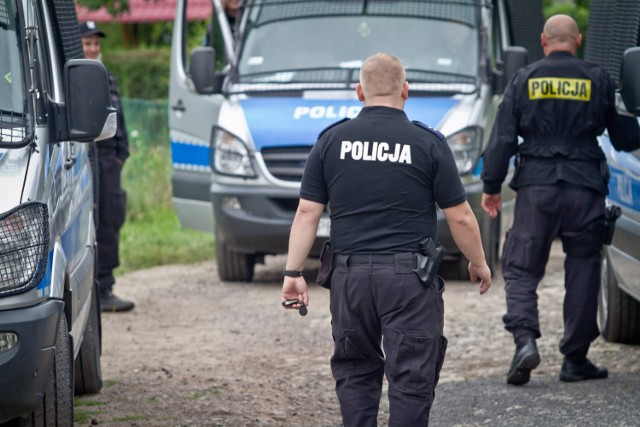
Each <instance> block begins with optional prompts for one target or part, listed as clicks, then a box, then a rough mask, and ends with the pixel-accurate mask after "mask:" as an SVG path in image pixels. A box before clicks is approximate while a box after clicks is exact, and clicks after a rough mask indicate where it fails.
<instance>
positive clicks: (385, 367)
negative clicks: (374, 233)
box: [330, 253, 447, 427]
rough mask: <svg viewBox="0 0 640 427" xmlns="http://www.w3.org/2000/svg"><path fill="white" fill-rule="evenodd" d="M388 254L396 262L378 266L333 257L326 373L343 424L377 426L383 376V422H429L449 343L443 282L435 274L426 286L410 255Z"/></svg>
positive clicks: (400, 425) (405, 426) (399, 424)
mask: <svg viewBox="0 0 640 427" xmlns="http://www.w3.org/2000/svg"><path fill="white" fill-rule="evenodd" d="M391 256H392V258H394V260H395V262H394V261H392V263H391V264H387V265H380V264H376V263H374V262H371V261H370V262H366V263H358V264H356V263H354V262H351V261H350V258H352V257H353V256H349V255H336V267H335V270H334V272H333V276H332V279H331V304H330V308H331V316H332V320H331V324H332V333H333V339H334V343H335V350H334V354H333V356H332V358H331V370H332V373H333V376H334V379H335V381H336V394H337V396H338V400H339V401H340V409H341V412H342V420H343V423H344V425H345V426H346V427H368V426H376V425H377V414H378V407H379V404H380V397H381V392H382V380H383V375H386V377H387V381H388V383H389V392H388V395H389V404H390V418H389V426H397V427H410V426H427V425H428V423H429V412H430V410H431V405H432V403H433V398H434V389H435V386H436V384H437V382H438V378H439V374H440V369H441V367H442V363H443V361H444V355H445V350H446V346H447V340H446V338H445V337H444V336H443V335H442V334H443V326H444V302H443V299H442V292H443V290H444V282H443V281H442V279H441V278H440V277H438V278H437V279H436V280H434V283H433V284H431V285H430V286H428V287H427V286H424V285H423V284H422V283H421V282H420V280H419V279H418V277H417V275H416V274H415V273H414V272H413V271H412V267H413V265H412V262H413V259H412V258H413V256H412V254H410V253H401V254H395V255H391ZM381 343H383V345H384V352H383V348H382V346H381ZM385 356H386V362H385Z"/></svg>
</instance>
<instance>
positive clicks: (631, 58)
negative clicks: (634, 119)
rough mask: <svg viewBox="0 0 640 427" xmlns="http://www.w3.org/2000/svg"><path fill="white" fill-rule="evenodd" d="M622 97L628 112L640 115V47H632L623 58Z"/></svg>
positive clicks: (625, 52)
mask: <svg viewBox="0 0 640 427" xmlns="http://www.w3.org/2000/svg"><path fill="white" fill-rule="evenodd" d="M621 75H622V76H621V79H620V83H621V84H622V87H621V89H620V95H621V97H622V101H623V102H624V105H625V107H626V109H627V111H628V112H629V113H631V114H633V115H634V116H638V115H640V47H631V48H629V49H627V50H625V51H624V54H623V56H622V72H621Z"/></svg>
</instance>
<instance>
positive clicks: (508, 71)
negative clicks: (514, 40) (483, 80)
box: [494, 46, 529, 94]
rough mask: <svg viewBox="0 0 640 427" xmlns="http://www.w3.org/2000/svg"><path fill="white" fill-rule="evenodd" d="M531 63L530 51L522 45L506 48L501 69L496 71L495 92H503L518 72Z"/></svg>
mask: <svg viewBox="0 0 640 427" xmlns="http://www.w3.org/2000/svg"><path fill="white" fill-rule="evenodd" d="M528 63H529V52H528V51H527V49H526V48H524V47H521V46H509V47H507V48H506V49H505V50H504V53H503V61H502V67H501V70H499V71H497V72H495V73H494V92H495V93H498V94H501V93H504V89H505V88H506V87H507V84H508V83H509V82H510V81H511V79H512V78H513V76H514V75H515V74H516V72H517V71H518V70H519V69H520V68H522V67H524V66H525V65H527V64H528Z"/></svg>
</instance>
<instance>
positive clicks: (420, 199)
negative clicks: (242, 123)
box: [282, 54, 491, 427]
mask: <svg viewBox="0 0 640 427" xmlns="http://www.w3.org/2000/svg"><path fill="white" fill-rule="evenodd" d="M356 92H357V95H358V99H359V100H360V101H362V102H364V108H363V109H362V111H361V112H360V114H359V115H358V116H357V117H356V118H353V119H351V120H343V121H341V122H338V123H337V124H334V125H333V126H331V127H330V128H328V129H326V130H324V131H323V132H322V133H321V134H320V136H319V138H318V141H317V142H316V144H315V146H314V147H313V149H312V151H311V153H310V155H309V158H308V160H307V164H306V167H305V171H304V176H303V179H302V185H301V189H300V202H299V205H298V209H297V212H296V215H295V218H294V221H293V225H292V228H291V235H290V240H289V253H288V257H287V263H286V266H285V272H284V273H285V277H284V283H283V288H282V300H283V301H285V300H291V299H298V300H300V301H302V302H303V303H304V304H305V305H308V304H309V295H308V288H307V283H306V281H305V279H304V277H303V276H302V269H303V267H304V263H305V260H306V258H307V255H308V254H309V251H310V248H311V246H312V244H313V242H314V240H315V238H316V230H317V226H318V222H319V220H320V218H321V216H322V213H323V212H324V210H325V206H326V205H327V204H329V205H330V207H331V209H330V211H331V214H330V217H331V236H330V237H331V238H330V240H331V243H332V246H333V250H334V263H335V269H334V271H333V275H332V278H331V289H330V292H331V296H330V299H331V303H330V310H331V316H332V321H331V323H332V334H333V338H334V342H335V350H334V353H333V356H332V358H331V369H332V372H333V376H334V379H335V381H336V393H337V396H338V400H339V401H340V408H341V412H342V419H343V422H344V425H345V426H354V427H356V426H357V427H366V426H375V425H376V419H377V414H378V407H379V402H380V397H381V391H382V380H383V376H384V375H386V377H387V380H388V383H389V391H388V395H389V402H390V419H389V425H390V426H398V427H399V426H403V427H405V426H416V425H421V426H424V425H427V424H428V421H429V411H430V409H431V405H432V402H433V397H434V388H435V386H436V384H437V382H438V376H439V373H440V368H441V367H442V363H443V360H444V355H445V350H446V346H447V340H446V338H445V337H444V336H443V314H444V306H443V300H442V292H443V290H444V282H443V281H442V278H440V277H436V278H435V280H433V281H432V282H431V283H424V284H423V283H422V282H421V281H420V279H419V278H418V275H416V274H415V273H414V271H413V268H414V267H415V257H414V254H415V253H416V252H418V249H419V242H420V241H421V240H422V239H424V238H425V237H431V238H433V239H435V238H436V233H437V216H436V204H437V205H438V206H439V207H440V208H441V209H442V210H443V212H444V215H445V217H446V220H447V222H448V225H449V227H450V228H451V232H452V234H453V237H454V239H455V241H456V243H457V245H458V246H459V247H460V249H461V250H462V252H463V254H464V255H465V256H466V257H467V258H468V259H469V260H470V261H471V262H470V264H469V273H470V276H471V279H472V281H474V282H475V281H477V280H478V279H480V280H481V284H480V293H481V294H483V293H485V292H486V291H487V290H488V289H489V287H490V285H491V271H490V270H489V267H488V266H487V263H486V261H485V258H484V252H483V250H482V245H481V241H480V232H479V227H478V223H477V221H476V218H475V216H474V214H473V212H472V210H471V208H470V206H469V204H468V202H467V200H466V194H465V191H464V187H463V186H462V183H461V181H460V177H459V175H458V170H457V168H456V164H455V161H454V158H453V155H452V153H451V150H450V149H449V146H448V145H447V143H446V141H445V140H444V138H443V136H442V135H441V134H440V133H439V132H437V131H434V130H433V129H431V128H429V127H428V126H426V125H423V124H421V123H416V122H412V121H410V120H409V119H408V118H407V116H406V114H405V112H404V111H403V108H404V104H405V101H406V100H407V97H408V93H409V85H408V83H407V82H406V80H405V71H404V67H403V65H402V63H401V62H400V60H399V59H398V58H396V57H394V56H391V55H388V54H376V55H373V56H371V57H369V58H368V59H366V60H365V61H364V63H363V65H362V68H361V71H360V82H359V83H358V84H357V85H356ZM293 308H300V304H297V305H294V306H293ZM383 338H384V339H383Z"/></svg>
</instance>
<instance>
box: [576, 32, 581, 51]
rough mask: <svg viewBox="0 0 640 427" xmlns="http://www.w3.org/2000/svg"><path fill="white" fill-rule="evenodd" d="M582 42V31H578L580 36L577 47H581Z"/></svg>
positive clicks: (577, 39) (577, 38)
mask: <svg viewBox="0 0 640 427" xmlns="http://www.w3.org/2000/svg"><path fill="white" fill-rule="evenodd" d="M581 44H582V33H578V37H576V48H579V47H580V45H581Z"/></svg>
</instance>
